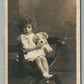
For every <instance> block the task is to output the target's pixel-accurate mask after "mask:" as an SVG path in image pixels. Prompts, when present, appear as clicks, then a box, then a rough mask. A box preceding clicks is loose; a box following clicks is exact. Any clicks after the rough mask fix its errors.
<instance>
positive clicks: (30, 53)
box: [17, 19, 53, 78]
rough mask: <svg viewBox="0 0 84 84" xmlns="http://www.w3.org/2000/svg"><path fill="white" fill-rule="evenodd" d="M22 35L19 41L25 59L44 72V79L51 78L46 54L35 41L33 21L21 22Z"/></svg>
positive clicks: (24, 20) (25, 20)
mask: <svg viewBox="0 0 84 84" xmlns="http://www.w3.org/2000/svg"><path fill="white" fill-rule="evenodd" d="M19 27H20V30H21V35H20V36H18V38H17V40H18V43H19V45H20V46H21V50H22V51H23V53H25V54H24V59H25V60H27V61H32V62H33V61H35V62H36V64H37V66H38V68H39V69H40V71H41V72H42V75H43V77H45V78H51V77H52V76H53V75H50V74H49V66H48V62H47V59H46V57H45V56H46V54H45V52H44V50H42V48H41V45H36V44H35V43H34V41H33V38H34V36H35V34H34V33H33V30H34V25H33V24H32V21H31V20H27V19H23V20H22V21H21V22H20V25H19Z"/></svg>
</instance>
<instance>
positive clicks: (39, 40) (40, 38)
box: [34, 32, 53, 53]
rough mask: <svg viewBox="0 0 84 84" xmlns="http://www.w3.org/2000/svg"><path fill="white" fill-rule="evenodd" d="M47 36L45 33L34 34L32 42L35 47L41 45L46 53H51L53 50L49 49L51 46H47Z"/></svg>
mask: <svg viewBox="0 0 84 84" xmlns="http://www.w3.org/2000/svg"><path fill="white" fill-rule="evenodd" d="M47 39H48V34H47V33H46V32H40V33H36V35H35V37H34V42H35V44H36V45H38V46H39V45H41V47H42V48H43V49H44V50H45V51H46V52H48V53H49V52H52V51H53V49H52V48H51V46H50V45H49V43H48V41H47Z"/></svg>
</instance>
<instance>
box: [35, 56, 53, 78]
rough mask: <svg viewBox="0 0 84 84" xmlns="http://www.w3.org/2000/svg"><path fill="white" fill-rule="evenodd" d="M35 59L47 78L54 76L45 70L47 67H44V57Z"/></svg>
mask: <svg viewBox="0 0 84 84" xmlns="http://www.w3.org/2000/svg"><path fill="white" fill-rule="evenodd" d="M35 61H36V63H37V66H38V68H39V69H40V71H41V72H42V74H43V76H44V77H46V78H50V77H52V75H49V74H48V73H47V72H46V71H45V69H44V67H43V64H42V59H41V58H40V57H38V58H36V59H35Z"/></svg>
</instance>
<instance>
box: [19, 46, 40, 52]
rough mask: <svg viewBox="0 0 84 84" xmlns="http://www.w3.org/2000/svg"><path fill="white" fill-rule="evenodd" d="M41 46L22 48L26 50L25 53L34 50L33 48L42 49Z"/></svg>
mask: <svg viewBox="0 0 84 84" xmlns="http://www.w3.org/2000/svg"><path fill="white" fill-rule="evenodd" d="M40 48H41V46H35V47H33V48H24V47H22V48H21V49H22V51H23V52H24V53H26V52H30V51H33V50H37V49H40Z"/></svg>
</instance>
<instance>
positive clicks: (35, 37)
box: [33, 35, 39, 43]
mask: <svg viewBox="0 0 84 84" xmlns="http://www.w3.org/2000/svg"><path fill="white" fill-rule="evenodd" d="M38 40H39V37H38V36H37V35H35V36H34V37H33V41H34V42H35V43H37V42H38Z"/></svg>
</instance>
